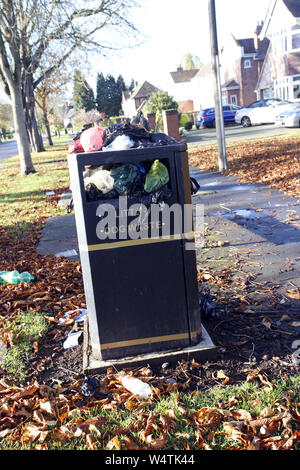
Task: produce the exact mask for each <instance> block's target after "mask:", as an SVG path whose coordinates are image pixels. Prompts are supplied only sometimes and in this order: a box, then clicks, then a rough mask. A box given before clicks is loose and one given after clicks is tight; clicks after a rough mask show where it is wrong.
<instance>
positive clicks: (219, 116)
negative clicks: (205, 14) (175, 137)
mask: <svg viewBox="0 0 300 470" xmlns="http://www.w3.org/2000/svg"><path fill="white" fill-rule="evenodd" d="M208 10H209V23H210V28H209V29H210V43H211V57H212V68H213V74H214V82H215V123H216V132H217V141H218V164H219V170H220V171H223V170H226V169H227V155H226V145H225V130H224V116H223V104H222V92H221V80H220V60H219V47H218V35H217V21H216V5H215V0H208Z"/></svg>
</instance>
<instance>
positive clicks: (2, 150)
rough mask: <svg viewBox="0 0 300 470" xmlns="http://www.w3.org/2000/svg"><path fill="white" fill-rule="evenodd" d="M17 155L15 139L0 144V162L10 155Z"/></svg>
mask: <svg viewBox="0 0 300 470" xmlns="http://www.w3.org/2000/svg"><path fill="white" fill-rule="evenodd" d="M15 155H18V146H17V141H16V140H11V141H10V142H5V143H3V144H0V162H5V160H8V159H9V158H10V157H14V156H15Z"/></svg>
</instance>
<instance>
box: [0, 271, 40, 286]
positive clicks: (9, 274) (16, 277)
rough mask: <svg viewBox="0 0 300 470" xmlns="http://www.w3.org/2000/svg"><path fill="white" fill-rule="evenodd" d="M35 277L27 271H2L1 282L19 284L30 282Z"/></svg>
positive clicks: (0, 272) (0, 273)
mask: <svg viewBox="0 0 300 470" xmlns="http://www.w3.org/2000/svg"><path fill="white" fill-rule="evenodd" d="M33 279H34V277H33V276H32V275H31V274H30V273H28V272H27V271H25V272H23V273H21V274H20V273H19V272H18V271H0V284H19V283H20V282H27V283H28V282H30V281H32V280H33Z"/></svg>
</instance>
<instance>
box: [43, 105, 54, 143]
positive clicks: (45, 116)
mask: <svg viewBox="0 0 300 470" xmlns="http://www.w3.org/2000/svg"><path fill="white" fill-rule="evenodd" d="M43 120H44V124H45V127H46V132H47V139H48V144H49V145H53V140H52V136H51V129H50V124H49V121H48V114H47V109H46V105H45V104H44V103H43Z"/></svg>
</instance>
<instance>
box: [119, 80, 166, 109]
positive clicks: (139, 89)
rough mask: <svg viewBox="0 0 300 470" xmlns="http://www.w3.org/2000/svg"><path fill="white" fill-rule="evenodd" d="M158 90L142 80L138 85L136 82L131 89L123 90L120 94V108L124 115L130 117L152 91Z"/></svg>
mask: <svg viewBox="0 0 300 470" xmlns="http://www.w3.org/2000/svg"><path fill="white" fill-rule="evenodd" d="M158 91H161V90H159V88H157V87H156V86H154V85H152V84H151V83H149V82H147V81H144V82H143V83H141V84H140V85H139V84H138V83H137V82H136V83H135V87H134V89H133V90H132V91H129V90H125V91H123V94H122V110H123V113H124V115H125V116H126V117H129V118H132V117H133V116H135V115H136V113H137V111H139V110H140V109H142V107H143V106H144V104H145V103H146V102H147V101H148V99H149V98H150V96H151V95H152V94H153V93H156V92H158Z"/></svg>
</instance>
